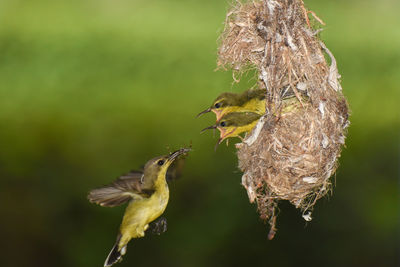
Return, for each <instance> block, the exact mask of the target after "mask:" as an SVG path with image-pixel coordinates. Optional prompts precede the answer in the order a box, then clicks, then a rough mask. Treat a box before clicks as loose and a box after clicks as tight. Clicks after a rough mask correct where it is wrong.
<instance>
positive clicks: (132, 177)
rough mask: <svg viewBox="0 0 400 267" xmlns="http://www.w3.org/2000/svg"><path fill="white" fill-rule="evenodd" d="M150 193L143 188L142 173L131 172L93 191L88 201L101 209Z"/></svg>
mask: <svg viewBox="0 0 400 267" xmlns="http://www.w3.org/2000/svg"><path fill="white" fill-rule="evenodd" d="M152 193H153V191H151V190H146V189H144V188H143V172H141V171H131V172H130V173H127V174H125V175H122V176H121V177H119V178H118V179H117V180H116V181H114V182H113V183H111V184H109V185H106V186H103V187H100V188H96V189H93V190H92V191H90V192H89V195H88V199H89V201H90V202H92V203H96V204H98V205H100V206H103V207H115V206H119V205H122V204H124V203H126V202H128V201H130V200H137V199H142V198H146V197H149V196H150V195H151V194H152Z"/></svg>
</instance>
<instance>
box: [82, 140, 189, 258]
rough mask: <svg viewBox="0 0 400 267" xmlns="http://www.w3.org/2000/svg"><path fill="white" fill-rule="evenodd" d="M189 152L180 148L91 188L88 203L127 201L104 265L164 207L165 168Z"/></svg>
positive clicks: (166, 197)
mask: <svg viewBox="0 0 400 267" xmlns="http://www.w3.org/2000/svg"><path fill="white" fill-rule="evenodd" d="M189 151H190V149H189V148H182V149H180V150H177V151H175V152H173V153H171V154H169V155H166V156H160V157H156V158H154V159H151V160H149V161H148V162H147V163H146V165H145V167H144V171H143V173H140V172H132V173H129V174H127V175H125V176H121V177H120V178H118V179H117V180H116V181H114V182H113V183H111V184H110V185H107V186H104V187H101V188H98V189H94V190H92V191H90V193H89V195H88V199H89V201H90V202H93V203H96V204H99V205H100V206H105V207H114V206H118V205H121V204H123V203H126V202H129V204H128V207H127V208H126V210H125V214H124V217H123V219H122V223H121V226H120V229H119V233H118V236H117V240H116V242H115V245H114V247H113V248H112V249H111V252H110V253H109V255H108V257H107V259H106V261H105V263H104V266H111V265H113V264H114V263H116V262H118V261H120V260H121V259H122V255H124V254H125V253H126V247H127V244H128V242H129V241H130V240H131V239H132V238H140V237H143V236H144V234H145V231H146V230H147V229H148V227H149V224H150V223H151V222H153V221H154V220H156V219H157V218H158V217H159V216H160V215H161V214H162V213H163V212H164V210H165V208H166V207H167V204H168V200H169V189H168V184H167V181H166V173H167V170H168V167H169V166H170V165H171V164H172V162H173V161H174V160H175V159H176V158H177V157H179V156H180V155H183V154H186V153H188V152H189Z"/></svg>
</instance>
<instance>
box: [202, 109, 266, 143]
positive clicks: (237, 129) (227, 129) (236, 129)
mask: <svg viewBox="0 0 400 267" xmlns="http://www.w3.org/2000/svg"><path fill="white" fill-rule="evenodd" d="M260 117H261V115H260V114H257V113H254V112H231V113H228V114H226V115H225V116H223V117H222V118H221V120H220V121H218V122H217V123H216V124H214V125H211V126H209V127H207V128H204V129H203V130H201V132H203V131H205V130H208V129H218V130H219V131H220V137H219V140H218V143H217V145H218V144H221V142H222V141H224V140H225V139H226V138H230V137H240V134H241V133H248V132H250V131H251V130H252V129H253V128H254V126H256V124H257V122H258V120H259V119H260Z"/></svg>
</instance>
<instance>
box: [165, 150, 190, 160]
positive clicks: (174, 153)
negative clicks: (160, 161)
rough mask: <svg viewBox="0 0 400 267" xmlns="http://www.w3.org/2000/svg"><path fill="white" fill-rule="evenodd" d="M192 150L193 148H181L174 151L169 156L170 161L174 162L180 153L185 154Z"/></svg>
mask: <svg viewBox="0 0 400 267" xmlns="http://www.w3.org/2000/svg"><path fill="white" fill-rule="evenodd" d="M190 150H192V149H191V148H181V149H179V150H177V151H174V152H172V153H171V154H170V155H169V156H168V159H167V160H168V161H170V162H172V161H174V160H175V159H176V158H177V157H179V156H180V155H183V154H187V153H188V152H189V151H190Z"/></svg>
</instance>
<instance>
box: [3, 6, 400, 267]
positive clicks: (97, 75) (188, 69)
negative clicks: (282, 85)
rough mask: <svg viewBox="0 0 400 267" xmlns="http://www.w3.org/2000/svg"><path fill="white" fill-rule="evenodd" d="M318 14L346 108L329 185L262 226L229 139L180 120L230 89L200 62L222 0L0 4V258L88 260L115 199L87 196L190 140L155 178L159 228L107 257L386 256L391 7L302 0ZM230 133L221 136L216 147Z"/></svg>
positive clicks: (292, 261) (399, 59)
mask: <svg viewBox="0 0 400 267" xmlns="http://www.w3.org/2000/svg"><path fill="white" fill-rule="evenodd" d="M305 2H306V4H307V6H308V7H309V8H310V9H312V10H313V11H315V12H316V13H317V14H318V15H319V16H320V17H321V18H322V19H323V20H324V21H325V22H326V23H327V26H326V27H325V30H324V32H323V33H322V38H323V40H324V41H325V42H326V44H327V46H328V47H329V48H330V50H331V51H332V52H333V53H334V54H335V56H336V59H337V61H338V66H339V71H340V73H341V74H342V81H343V82H342V85H343V88H344V93H345V95H346V96H347V98H348V100H349V103H350V106H351V110H352V116H351V122H352V124H351V127H350V129H349V135H348V138H347V143H346V148H345V149H344V150H343V154H342V157H341V158H340V165H341V166H340V168H339V169H338V172H337V175H336V177H335V178H333V179H334V180H335V188H334V193H333V195H331V196H330V197H327V198H324V199H322V200H320V201H319V202H318V203H317V205H316V208H315V211H314V213H313V217H314V219H313V221H312V222H310V223H306V222H305V221H304V220H303V219H302V217H301V214H300V212H299V211H298V210H296V209H295V208H294V207H292V206H290V205H289V204H287V203H285V202H282V203H281V204H280V214H279V217H278V232H277V235H276V237H275V239H274V240H272V241H269V240H268V239H267V234H268V227H267V226H266V225H264V224H263V223H262V222H261V221H260V219H259V218H258V215H257V212H256V208H255V206H254V205H250V204H249V203H248V198H247V195H246V192H245V190H244V189H243V188H242V187H241V185H240V181H241V174H240V172H239V171H238V169H237V161H236V157H235V149H234V147H233V145H232V144H230V145H229V146H228V147H227V146H225V145H221V146H220V147H219V148H218V150H217V151H216V152H214V144H215V142H216V141H217V137H216V136H213V135H212V132H208V133H204V134H201V135H200V134H199V131H200V130H201V129H202V128H204V127H206V126H208V125H210V124H212V121H213V119H214V116H212V115H207V116H204V117H201V118H199V119H196V118H195V115H196V114H197V113H198V112H199V111H201V110H203V109H204V108H206V107H208V106H209V105H210V104H211V102H212V100H213V99H214V98H215V97H216V96H217V95H218V94H219V93H221V92H223V91H233V92H239V91H242V90H244V89H247V88H249V87H250V86H252V85H253V83H254V79H253V76H248V77H244V78H243V79H242V82H241V83H240V84H234V85H233V84H232V77H231V73H230V72H221V71H219V72H215V71H214V70H215V68H216V51H217V38H218V35H219V33H220V32H221V30H222V28H223V24H222V23H223V21H224V18H225V14H226V11H227V9H228V7H229V1H226V0H224V1H216V0H202V1H194V0H185V1H181V0H134V1H128V0H117V1H109V0H79V1H78V0H69V1H52V0H36V1H28V0H1V1H0V177H1V186H0V203H1V204H0V214H1V215H0V237H1V242H0V255H1V260H0V262H1V263H0V265H1V266H4V267H9V266H22V267H25V266H30V267H33V266H41V267H47V266H60V267H64V266H74V267H80V266H85V267H86V266H102V264H103V262H104V260H105V258H106V256H107V254H108V252H109V250H110V249H111V247H112V245H113V243H114V241H115V237H116V233H117V229H118V226H119V224H120V221H121V218H122V214H123V211H124V207H119V208H101V207H99V206H96V205H93V204H90V203H89V202H88V201H87V199H86V195H87V192H88V191H89V190H90V189H91V188H93V187H98V186H100V185H103V184H106V183H108V182H110V181H111V180H113V179H114V178H116V177H117V176H118V175H120V174H123V173H125V172H127V171H129V170H131V169H134V168H138V167H139V166H141V165H142V164H143V163H145V162H146V161H147V160H148V159H150V158H152V157H154V156H157V155H161V154H165V153H167V152H169V151H170V150H172V149H175V148H179V147H181V146H183V145H189V144H190V143H192V144H193V152H192V153H191V155H190V156H189V157H188V159H187V162H186V166H185V170H184V174H183V177H182V178H181V179H179V180H177V181H174V182H173V183H172V184H171V185H170V189H171V198H170V204H169V206H168V208H167V210H166V213H165V215H166V217H167V219H168V222H169V229H168V231H167V232H166V233H165V234H163V235H162V236H151V235H148V236H146V238H143V239H140V240H135V241H132V242H131V243H130V245H129V247H128V253H127V255H126V256H125V259H124V261H123V262H122V263H120V264H119V265H118V266H121V267H123V266H177V267H180V266H194V267H197V266H303V265H308V266H398V265H399V264H400V262H399V221H400V219H399V210H400V209H399V204H400V202H399V170H400V167H399V165H400V164H399V163H400V160H399V154H400V145H399V143H400V142H399V141H400V136H399V135H400V115H399V113H400V112H399V110H400V108H399V100H400V30H399V29H400V19H399V15H398V14H399V11H400V2H399V1H396V0H382V1H372V0H357V1H356V0H354V1H349V0H338V1H328V0H324V1H322V0H306V1H305ZM231 143H232V142H231Z"/></svg>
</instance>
